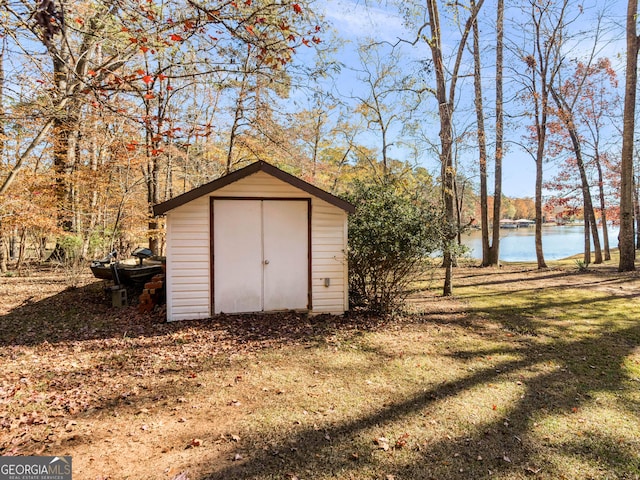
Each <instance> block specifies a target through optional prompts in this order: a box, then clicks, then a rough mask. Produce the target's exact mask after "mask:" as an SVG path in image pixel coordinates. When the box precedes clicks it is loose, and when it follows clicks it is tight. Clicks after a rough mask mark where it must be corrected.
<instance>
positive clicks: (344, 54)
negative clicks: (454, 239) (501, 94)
mask: <svg viewBox="0 0 640 480" xmlns="http://www.w3.org/2000/svg"><path fill="white" fill-rule="evenodd" d="M323 5H325V15H326V19H327V21H328V22H329V23H331V24H332V25H333V27H334V28H335V29H336V30H337V31H338V32H339V34H340V35H341V36H342V37H344V38H346V39H347V40H349V42H348V43H346V44H345V45H344V47H343V49H342V51H341V52H340V59H341V60H342V61H343V62H344V63H345V64H346V65H353V64H354V63H357V56H356V55H355V53H354V52H355V50H354V49H355V46H356V45H357V42H358V40H359V39H364V38H366V37H368V36H372V35H374V36H375V38H376V39H379V40H385V41H389V42H395V41H396V40H397V39H398V38H399V37H403V38H410V37H411V34H410V33H409V32H408V31H407V30H406V29H405V27H404V25H403V21H402V19H401V18H400V16H399V15H398V13H397V11H395V10H394V9H393V7H381V6H375V5H373V4H372V3H370V2H366V1H364V0H329V1H328V2H326V3H323ZM583 5H584V7H585V12H586V13H585V15H584V21H582V23H581V24H580V26H579V27H580V28H584V27H585V25H587V27H588V22H592V21H594V20H593V19H594V16H595V13H596V11H598V10H600V9H601V8H603V7H606V8H607V14H606V16H605V21H606V22H607V23H616V24H620V25H621V27H620V28H619V29H618V30H619V31H618V32H616V31H612V32H610V33H608V34H607V36H608V41H607V42H605V43H604V44H603V45H604V46H603V47H602V51H601V52H600V54H599V56H608V57H609V58H611V59H612V61H613V62H614V65H615V66H616V69H617V70H618V72H619V81H620V83H621V86H622V83H623V80H624V68H623V65H624V56H623V52H624V36H623V35H622V36H621V38H614V37H615V36H616V35H618V34H619V33H620V32H621V31H622V29H623V27H622V25H624V14H625V13H626V5H625V3H624V2H623V1H622V0H620V1H613V2H612V1H602V0H601V1H599V2H598V1H592V0H589V1H586V2H583ZM484 8H485V14H488V15H489V16H490V17H493V12H494V11H495V9H493V2H491V1H487V3H485V6H484ZM487 9H490V10H487ZM489 12H490V13H489ZM508 15H509V12H508V13H507V16H508ZM511 15H513V11H512V12H511ZM485 21H486V20H485ZM443 28H447V24H446V22H445V21H443ZM485 30H486V32H487V33H486V34H487V35H491V36H493V32H492V31H491V30H490V27H489V26H485ZM622 33H624V32H623V31H622ZM481 35H482V31H481ZM457 36H458V34H457V32H456V31H455V30H453V29H451V30H449V36H448V37H447V38H455V37H457ZM445 44H446V39H445ZM445 48H446V45H445ZM581 48H586V49H588V48H590V46H589V45H588V42H586V43H585V42H583V44H578V45H576V46H575V47H574V48H573V51H572V53H571V55H572V56H579V55H580V53H579V52H580V49H581ZM421 49H422V50H421V51H415V52H416V53H414V52H408V53H407V55H408V58H410V57H411V56H413V55H422V56H423V57H425V58H427V57H429V52H428V51H427V50H426V46H424V45H423V46H422V47H421ZM585 53H586V51H585ZM490 74H491V73H490V72H489V71H487V77H486V78H485V83H487V84H489V83H490V80H489V79H488V77H489V76H490ZM338 83H340V84H341V85H342V87H341V90H342V93H351V92H353V91H354V89H356V90H357V89H358V88H360V86H359V85H358V84H357V82H354V74H353V72H349V71H345V72H344V73H343V77H342V78H341V79H340V80H339V82H338ZM460 87H461V91H460V93H459V96H460V98H461V99H462V100H463V101H464V100H467V101H468V100H469V99H470V95H472V92H473V87H472V84H471V80H470V79H466V80H462V81H461V82H460ZM489 91H490V85H487V86H485V97H487V98H488V101H489V103H490V102H491V98H492V96H491V95H492V94H488V93H487V92H489ZM465 95H467V98H466V99H465V98H464V97H465ZM514 107H515V108H518V109H519V108H521V107H520V106H516V105H514ZM505 109H509V105H508V104H506V105H505ZM459 115H460V117H459V118H464V122H472V117H473V116H474V115H475V113H474V112H472V111H468V112H460V113H459ZM523 121H524V120H521V121H520V122H523ZM488 122H489V123H488V125H487V128H491V124H492V123H493V122H492V120H488ZM430 128H432V130H433V135H434V136H435V137H434V138H436V137H437V133H438V132H437V121H436V120H435V119H434V120H433V126H431V127H430ZM506 135H510V136H511V137H510V138H513V139H514V140H516V141H520V140H521V136H522V133H521V132H519V131H517V130H514V129H513V128H512V129H511V130H509V131H508V132H506ZM372 146H375V145H372ZM491 154H492V148H491V147H490V149H489V155H490V158H491ZM394 156H395V157H398V158H401V157H402V152H400V151H396V152H394ZM466 156H467V158H466V159H465V160H464V161H463V163H465V164H468V166H466V167H464V169H465V172H466V174H467V175H468V176H469V177H472V180H477V172H476V170H477V167H475V163H477V160H476V158H475V157H477V153H474V152H473V151H471V152H469V153H468V154H466ZM474 162H475V163H474ZM421 164H422V165H423V166H424V167H426V168H428V169H429V170H431V171H433V172H437V171H438V170H439V165H438V162H437V160H435V159H434V158H433V155H429V154H425V155H424V156H423V158H422V160H421ZM555 168H556V167H555V166H554V165H552V164H549V165H547V166H546V167H545V178H546V179H550V178H551V177H552V176H553V173H554V170H555ZM474 176H475V178H474ZM534 187H535V164H534V161H533V159H532V158H531V157H530V156H529V155H528V154H527V153H525V152H524V151H522V150H521V149H520V148H518V147H515V146H512V147H510V148H509V150H508V152H507V153H506V155H505V159H504V165H503V193H504V194H505V195H507V196H510V197H525V196H528V197H532V196H533V194H534Z"/></svg>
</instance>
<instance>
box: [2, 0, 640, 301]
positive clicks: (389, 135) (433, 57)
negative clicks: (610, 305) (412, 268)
mask: <svg viewBox="0 0 640 480" xmlns="http://www.w3.org/2000/svg"><path fill="white" fill-rule="evenodd" d="M627 6H628V11H627V14H626V15H624V14H620V9H619V8H617V9H616V7H615V6H611V4H610V2H604V1H603V2H598V1H595V2H593V3H592V4H590V5H583V4H582V3H580V2H574V1H571V0H519V1H516V2H511V3H510V4H508V5H506V6H505V5H504V2H503V0H495V1H493V2H485V1H484V0H468V1H467V2H458V3H456V4H455V5H450V4H446V5H445V4H444V3H443V2H439V1H437V0H426V1H424V2H423V1H421V2H418V1H415V2H414V1H412V0H409V1H404V2H399V3H397V4H395V3H393V2H391V3H385V4H384V5H382V4H381V5H377V6H375V7H374V6H373V5H370V6H369V8H379V9H383V11H384V12H386V13H387V14H389V15H392V16H393V18H396V19H398V21H399V22H400V23H401V24H402V28H401V29H399V30H398V31H397V32H396V34H395V37H394V40H393V41H389V39H388V38H387V37H385V38H382V37H380V38H376V32H375V31H371V32H369V35H368V36H361V37H360V38H359V42H360V43H359V45H357V46H356V47H354V48H352V49H351V50H349V56H348V58H349V62H345V61H344V58H347V57H345V50H344V49H346V48H348V47H347V46H346V42H345V39H344V38H341V37H340V35H339V32H338V33H336V32H335V31H334V30H333V29H332V25H331V24H330V23H329V22H328V20H327V19H326V18H323V17H322V12H321V11H320V8H321V6H320V5H317V4H315V3H313V2H307V1H306V0H304V1H303V0H301V1H290V0H284V1H281V2H275V3H273V2H267V1H264V0H246V1H244V0H242V1H237V2H236V1H232V2H229V1H211V0H203V1H192V0H189V1H184V0H117V1H115V0H80V1H76V2H55V1H53V0H36V1H34V2H31V1H26V0H9V1H6V2H3V3H2V5H0V11H1V12H2V16H1V20H0V22H1V23H0V26H1V28H2V31H1V32H0V270H2V271H6V268H7V259H8V257H9V254H10V253H11V254H13V255H15V256H16V257H19V258H22V256H23V255H24V252H25V251H26V250H34V251H36V252H37V253H38V254H39V255H41V256H43V257H44V256H46V255H49V254H50V252H49V251H48V250H47V247H48V246H51V245H53V244H55V245H56V248H55V250H54V252H53V255H54V257H57V258H64V257H65V256H68V255H72V256H74V257H76V258H83V259H87V258H92V257H95V256H100V255H103V254H104V253H106V252H108V251H111V250H113V249H116V250H119V251H121V252H125V253H126V252H127V251H130V250H131V249H132V248H135V247H137V246H139V245H140V244H141V243H145V244H147V243H148V246H149V247H150V248H151V249H152V250H153V251H154V252H156V253H158V254H161V253H162V249H163V225H162V218H156V217H154V216H153V214H152V206H153V205H154V204H157V203H160V202H162V201H165V200H167V199H169V198H172V197H174V196H176V195H179V194H181V193H183V192H185V191H188V190H190V189H192V188H194V187H197V186H199V185H202V184H204V183H206V182H208V181H211V180H213V179H215V178H218V177H220V176H222V175H224V174H226V173H229V172H231V171H233V170H236V169H238V168H241V167H243V166H246V165H247V164H249V163H252V162H254V161H257V160H263V161H267V162H269V163H272V164H274V165H276V166H278V167H280V168H283V169H284V170H286V171H288V172H290V173H292V174H294V175H296V176H299V177H300V178H302V179H304V180H306V181H308V182H311V183H313V184H315V185H317V186H319V187H321V188H324V189H326V190H328V191H330V192H332V193H335V194H337V195H340V194H344V193H345V192H347V191H349V188H350V185H353V182H354V181H356V180H357V181H362V180H367V181H370V182H374V183H375V182H379V183H381V182H382V183H383V182H385V179H388V178H391V177H393V178H394V179H395V180H398V185H400V186H401V187H400V188H404V189H408V190H411V191H412V192H421V193H422V194H423V195H424V197H425V198H428V199H429V200H430V201H431V202H432V203H433V204H437V205H438V206H439V208H440V209H441V210H442V212H443V217H442V218H443V225H442V229H441V231H442V244H443V248H442V252H443V254H444V257H445V262H444V263H445V267H446V268H447V279H446V280H445V287H444V293H445V294H449V293H451V273H450V268H451V266H452V265H453V264H454V263H455V262H454V260H455V258H453V257H454V256H455V248H454V247H455V243H456V238H457V237H458V234H459V232H460V230H461V229H463V228H466V227H467V226H468V225H469V224H470V223H471V219H473V220H474V221H475V223H476V224H477V225H479V226H480V227H481V229H482V231H483V265H491V264H496V263H497V262H498V252H499V238H498V237H497V236H496V233H495V232H496V231H497V230H498V229H497V228H492V226H493V227H495V226H496V223H495V222H496V221H499V219H500V218H502V217H508V218H531V219H535V220H536V237H537V239H536V253H537V257H538V266H539V267H543V266H545V263H544V252H543V248H542V239H541V225H542V222H543V220H544V219H545V218H547V217H548V213H549V212H554V215H555V214H557V213H558V212H567V215H576V214H577V215H578V216H579V217H580V218H583V219H584V222H585V226H586V227H587V228H585V232H586V235H587V237H586V238H585V245H586V246H587V249H586V251H585V260H586V263H589V262H591V260H592V258H591V254H592V252H591V251H590V249H589V245H590V243H589V241H588V240H589V238H588V236H589V235H591V236H592V237H593V240H594V243H595V251H594V252H593V253H594V254H595V261H596V262H599V261H602V259H603V257H604V258H606V256H607V255H608V250H609V245H608V240H607V239H606V238H604V239H602V240H603V242H602V244H601V242H600V238H599V237H598V235H599V234H598V230H597V228H596V225H597V223H598V222H599V221H600V219H604V220H605V221H606V220H607V219H608V220H614V221H618V220H619V221H620V223H621V236H620V239H621V242H623V243H624V242H627V239H628V237H629V234H630V235H631V240H632V248H631V251H630V252H629V251H628V249H627V250H625V249H622V250H624V252H623V256H624V257H625V262H626V263H624V265H623V260H621V267H620V268H621V269H625V268H629V263H628V258H627V257H629V256H630V255H631V256H632V257H633V258H635V248H634V247H635V241H634V233H635V230H634V223H633V222H634V221H637V220H638V217H639V215H637V213H634V205H635V209H636V211H637V196H638V195H637V192H638V190H637V185H638V184H639V183H640V182H637V181H636V182H634V178H637V176H638V174H637V169H636V170H635V171H634V168H633V148H631V149H629V148H630V147H629V141H631V146H633V139H634V137H633V131H634V128H635V125H634V124H633V122H631V120H632V117H633V115H634V113H635V99H633V105H632V106H633V109H631V106H630V103H629V102H630V100H629V95H630V94H631V93H630V90H629V88H628V86H629V84H630V83H631V82H635V79H634V78H629V76H628V75H626V76H625V77H624V79H623V78H622V76H623V75H625V73H624V70H625V68H622V67H620V66H619V65H617V64H616V65H614V64H613V63H612V62H613V61H614V60H616V61H618V60H619V59H612V58H608V57H607V56H606V52H607V51H610V50H611V48H610V47H611V46H612V45H615V46H616V48H618V47H620V46H621V45H623V44H624V41H625V40H624V39H625V35H627V36H626V38H627V44H626V45H627V46H628V47H627V51H629V52H630V54H629V55H626V58H627V61H630V60H633V57H635V58H636V59H637V50H638V49H637V45H636V44H634V43H633V41H634V40H633V39H634V38H636V37H635V36H634V35H629V34H628V32H629V31H631V30H633V29H635V23H634V22H635V21H636V15H635V13H634V12H636V11H637V4H634V0H629V2H628V5H627ZM354 8H355V7H354ZM634 9H635V10H634ZM625 19H626V20H625ZM629 19H633V21H630V20H629ZM625 21H628V22H627V24H626V25H625V23H624V22H625ZM443 33H444V34H446V36H447V38H448V41H447V42H446V44H443V43H442V40H441V39H442V38H443ZM380 35H382V32H380ZM636 41H637V38H636ZM630 42H631V43H630ZM629 45H630V46H629ZM349 48H350V47H349ZM633 68H634V67H631V69H630V67H628V66H627V67H626V72H630V71H631V70H632V69H633ZM345 79H348V82H347V80H345ZM622 80H624V81H622ZM345 82H346V83H345ZM347 84H348V85H347ZM623 84H624V87H625V88H626V93H625V92H623V91H622V90H623ZM625 105H626V109H625ZM630 119H631V120H630ZM621 139H625V140H624V141H621ZM625 141H626V143H625ZM516 156H517V157H518V161H520V162H522V161H528V162H533V163H534V164H535V166H536V178H532V179H531V182H532V184H534V183H535V196H534V198H532V199H509V198H507V197H505V196H504V195H503V193H502V169H503V162H506V161H507V160H508V159H509V158H512V157H516ZM629 166H631V170H629ZM634 172H635V173H634ZM395 180H394V181H395ZM634 195H635V204H634ZM494 198H495V199H497V201H494ZM638 230H640V229H638ZM492 232H493V233H492ZM627 243H628V242H627ZM633 258H632V260H633ZM631 266H633V261H632V262H631Z"/></svg>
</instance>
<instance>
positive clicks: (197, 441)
mask: <svg viewBox="0 0 640 480" xmlns="http://www.w3.org/2000/svg"><path fill="white" fill-rule="evenodd" d="M202 443H203V442H202V440H201V439H199V438H194V439H193V440H191V443H189V446H191V447H201V446H202Z"/></svg>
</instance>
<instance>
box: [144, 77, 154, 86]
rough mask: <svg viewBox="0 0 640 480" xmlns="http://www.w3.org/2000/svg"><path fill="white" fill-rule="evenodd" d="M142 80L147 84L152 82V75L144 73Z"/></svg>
mask: <svg viewBox="0 0 640 480" xmlns="http://www.w3.org/2000/svg"><path fill="white" fill-rule="evenodd" d="M142 81H143V82H144V83H146V84H147V85H149V84H150V83H152V82H153V77H152V76H151V75H145V76H144V77H142Z"/></svg>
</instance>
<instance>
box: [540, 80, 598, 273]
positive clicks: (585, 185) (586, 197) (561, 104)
mask: <svg viewBox="0 0 640 480" xmlns="http://www.w3.org/2000/svg"><path fill="white" fill-rule="evenodd" d="M549 91H550V93H551V96H552V97H553V100H554V101H555V103H556V106H557V107H558V113H559V115H558V116H559V117H560V119H561V120H562V123H564V126H565V128H566V129H567V132H568V133H569V138H570V139H571V148H572V149H573V153H574V155H575V157H576V164H577V165H578V171H579V172H580V185H581V189H582V203H583V206H584V209H583V211H584V220H585V232H584V234H585V238H586V239H587V240H585V250H584V263H585V264H587V265H588V264H589V263H591V242H590V241H589V232H587V230H586V228H591V236H592V237H593V247H594V253H595V261H594V263H595V264H600V263H602V248H601V247H600V236H599V235H598V222H597V221H596V214H595V211H594V209H593V201H592V200H591V188H590V187H589V179H588V178H587V171H586V168H585V165H584V159H583V158H582V149H581V148H580V136H579V135H578V131H577V129H576V123H575V121H574V117H573V112H572V111H571V107H570V106H569V105H568V104H567V102H566V101H565V100H564V99H563V98H561V97H560V96H559V95H558V92H557V91H556V90H555V88H554V87H553V86H552V85H550V86H549Z"/></svg>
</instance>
